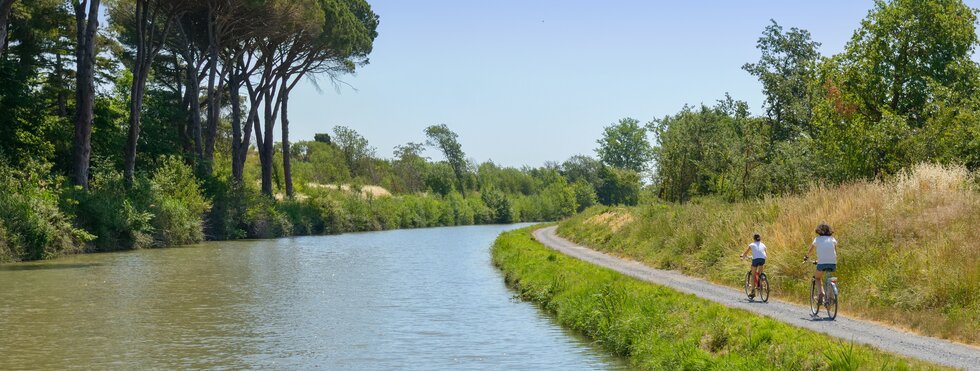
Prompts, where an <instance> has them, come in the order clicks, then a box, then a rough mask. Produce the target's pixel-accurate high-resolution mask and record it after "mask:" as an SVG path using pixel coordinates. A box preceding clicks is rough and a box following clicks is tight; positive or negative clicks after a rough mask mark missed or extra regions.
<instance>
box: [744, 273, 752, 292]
mask: <svg viewBox="0 0 980 371" xmlns="http://www.w3.org/2000/svg"><path fill="white" fill-rule="evenodd" d="M745 296H748V297H749V299H752V271H749V272H748V273H746V274H745Z"/></svg>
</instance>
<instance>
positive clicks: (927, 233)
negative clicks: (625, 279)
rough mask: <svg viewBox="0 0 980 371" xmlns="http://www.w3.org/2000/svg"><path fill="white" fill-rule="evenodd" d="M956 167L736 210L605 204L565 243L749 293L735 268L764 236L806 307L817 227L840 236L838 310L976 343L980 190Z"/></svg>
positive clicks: (924, 168) (784, 289)
mask: <svg viewBox="0 0 980 371" xmlns="http://www.w3.org/2000/svg"><path fill="white" fill-rule="evenodd" d="M970 178H971V174H970V173H969V172H967V171H966V170H965V169H962V168H957V167H942V166H935V165H920V166H918V167H916V168H915V169H913V170H912V171H909V172H907V173H905V174H902V175H900V176H898V177H895V178H893V179H890V180H887V181H873V182H859V183H853V184H847V185H842V186H838V187H814V188H813V189H812V190H810V191H808V192H806V193H803V194H800V195H795V196H785V197H774V198H766V199H761V200H755V201H746V202H740V203H734V204H733V203H727V202H722V201H717V200H711V199H701V200H697V201H696V202H692V203H688V204H683V205H677V204H654V205H642V206H637V207H628V208H627V207H597V208H592V209H589V210H587V211H585V212H584V213H582V214H580V215H577V216H575V217H572V218H570V219H568V220H566V221H564V222H562V223H561V224H560V226H559V234H561V235H563V236H565V237H567V238H569V239H571V240H574V241H577V242H579V243H583V244H586V245H589V246H591V247H593V248H597V249H599V250H603V251H607V252H611V253H614V254H616V255H620V256H624V257H627V258H630V259H634V260H638V261H641V262H644V263H646V264H648V265H650V266H653V267H656V268H663V269H673V270H678V271H681V272H683V273H685V274H690V275H694V276H700V277H704V278H707V279H709V280H711V281H714V282H716V283H721V284H725V285H728V286H732V287H740V286H741V285H742V279H743V278H742V277H744V276H745V271H746V270H748V263H747V262H745V261H740V260H739V259H737V257H738V255H739V254H741V253H742V251H744V250H745V247H746V246H747V245H748V243H749V242H751V236H752V233H753V232H759V233H761V234H762V237H763V242H765V243H766V245H767V247H768V255H769V259H768V260H767V263H766V272H767V274H768V275H769V279H770V284H771V287H772V289H773V291H772V296H773V297H775V298H778V299H780V300H786V301H791V302H797V303H801V304H803V303H804V301H805V300H806V297H807V294H806V292H807V290H809V287H808V285H809V277H810V275H811V272H812V270H813V267H812V266H811V265H806V264H802V263H801V260H802V258H803V255H804V254H805V253H806V249H807V248H808V247H809V244H810V242H811V241H812V240H813V237H814V232H813V230H814V228H815V227H816V225H817V224H818V223H820V222H827V223H829V224H830V225H831V226H832V227H833V228H834V230H835V234H834V235H835V237H836V238H837V239H838V240H839V241H840V245H839V246H838V270H837V273H836V275H837V276H838V277H840V285H841V290H842V291H841V292H842V294H841V297H842V302H841V311H842V313H844V314H846V315H851V316H857V317H863V318H866V319H871V320H876V321H881V322H884V323H887V324H891V325H894V326H897V327H902V328H905V329H909V330H912V331H915V332H919V333H922V334H925V335H929V336H935V337H941V338H946V339H951V340H956V341H961V342H965V343H969V344H974V345H976V344H978V343H980V254H978V253H977V252H978V251H980V250H978V249H977V245H976V244H977V241H980V227H978V226H980V192H977V191H976V189H971V188H975V183H974V182H973V181H972V180H971V179H970Z"/></svg>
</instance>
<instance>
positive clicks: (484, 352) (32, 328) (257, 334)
mask: <svg viewBox="0 0 980 371" xmlns="http://www.w3.org/2000/svg"><path fill="white" fill-rule="evenodd" d="M511 228H515V226H477V227H454V228H435V229H419V230H404V231H388V232H374V233H358V234H347V235H341V236H327V237H300V238H288V239H279V240H265V241H239V242H214V243H207V244H203V245H199V246H193V247H186V248H176V249H162V250H143V251H136V252H131V253H118V254H95V255H82V256H76V257H70V258H66V259H60V260H56V261H52V262H43V263H30V264H19V265H4V266H0V368H3V369H7V368H66V367H73V366H74V367H83V368H128V369H131V368H136V367H139V368H279V369H281V368H290V369H295V368H310V367H313V366H322V367H327V368H340V369H372V370H373V369H447V368H448V369H486V368H497V369H500V368H504V369H603V368H621V367H623V365H622V361H621V360H619V359H615V358H611V357H607V356H605V355H603V353H602V352H601V351H600V350H598V349H596V348H594V347H592V346H590V345H589V344H588V343H587V342H585V341H583V340H582V339H579V338H577V337H575V336H572V335H570V334H568V333H567V332H566V331H564V330H562V329H561V328H560V327H559V326H558V325H556V324H555V323H554V322H553V321H552V320H550V319H549V318H548V317H547V316H546V315H544V314H543V313H542V312H541V311H540V310H538V309H537V308H535V307H534V306H533V305H531V304H528V303H523V302H519V301H515V300H512V299H511V296H512V295H513V293H512V292H511V291H509V290H508V289H507V288H506V287H505V286H504V284H503V280H502V279H501V277H500V274H499V272H497V271H496V270H495V269H494V268H493V266H492V265H491V263H490V256H489V252H488V248H489V246H490V244H491V243H492V241H493V239H494V238H495V237H496V236H497V234H499V233H500V232H502V231H504V230H507V229H511Z"/></svg>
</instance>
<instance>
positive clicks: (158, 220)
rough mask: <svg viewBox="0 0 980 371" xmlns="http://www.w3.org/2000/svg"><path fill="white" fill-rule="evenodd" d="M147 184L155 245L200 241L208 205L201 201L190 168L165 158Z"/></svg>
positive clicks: (175, 160) (172, 158)
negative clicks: (148, 186)
mask: <svg viewBox="0 0 980 371" xmlns="http://www.w3.org/2000/svg"><path fill="white" fill-rule="evenodd" d="M149 185H150V194H151V196H150V199H151V202H152V204H151V205H150V208H149V212H150V213H152V214H153V219H152V220H151V225H152V226H153V229H154V231H155V234H154V240H155V241H156V242H155V244H156V245H157V246H171V245H183V244H190V243H196V242H201V241H203V240H204V220H203V218H204V215H205V213H206V212H207V211H208V210H209V209H210V208H211V202H210V201H209V200H207V199H206V198H204V195H203V194H202V191H201V186H200V183H199V182H198V180H197V178H196V177H194V172H193V170H192V169H191V167H190V166H188V165H187V164H185V163H184V162H183V161H182V160H181V159H179V158H177V157H167V158H165V159H163V165H162V166H160V167H159V168H158V169H157V170H156V171H155V172H154V173H153V176H152V177H151V178H150V181H149Z"/></svg>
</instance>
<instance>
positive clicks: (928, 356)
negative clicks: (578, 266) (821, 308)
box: [534, 227, 980, 370]
mask: <svg viewBox="0 0 980 371" xmlns="http://www.w3.org/2000/svg"><path fill="white" fill-rule="evenodd" d="M556 229H557V227H547V228H540V229H538V230H535V231H534V238H535V239H537V240H538V241H540V242H541V243H543V244H545V245H546V246H548V247H550V248H552V249H555V250H558V251H560V252H562V253H564V254H566V255H569V256H572V257H575V258H577V259H580V260H583V261H586V262H589V263H592V264H595V265H599V266H603V267H606V268H609V269H612V270H615V271H617V272H620V273H623V274H625V275H628V276H631V277H635V278H638V279H641V280H644V281H647V282H652V283H655V284H658V285H663V286H667V287H670V288H673V289H676V290H678V291H681V292H685V293H689V294H694V295H695V296H698V297H701V298H704V299H708V300H711V301H714V302H717V303H721V304H723V305H725V306H728V307H732V308H739V309H745V310H747V311H750V312H753V313H758V314H761V315H764V316H767V317H770V318H774V319H776V320H779V321H782V322H785V323H788V324H790V325H793V326H797V327H802V328H805V329H810V330H813V331H817V332H822V333H825V334H828V335H830V336H834V337H838V338H841V339H844V340H849V341H853V342H857V343H864V344H868V345H871V346H873V347H876V348H878V349H882V350H885V351H888V352H892V353H896V354H902V355H905V356H908V357H913V358H918V359H922V360H925V361H929V362H934V363H937V364H941V365H946V366H951V367H957V368H962V369H968V370H980V349H978V348H975V347H971V346H968V345H963V344H957V343H953V342H950V341H946V340H942V339H936V338H930V337H926V336H921V335H915V334H911V333H907V332H903V331H900V330H896V329H893V328H890V327H886V326H882V325H879V324H875V323H871V322H866V321H860V320H856V319H849V318H846V317H844V316H843V314H841V315H838V316H837V320H835V321H831V320H828V319H825V318H811V317H810V309H809V308H808V307H804V306H800V305H796V304H790V303H786V302H783V301H779V300H776V299H775V298H770V299H769V302H768V303H761V302H750V301H748V298H746V297H745V293H744V292H741V291H739V290H736V289H733V288H730V287H725V286H721V285H717V284H714V283H710V282H707V281H705V280H702V279H699V278H694V277H690V276H686V275H683V274H680V273H677V272H674V271H665V270H660V269H653V268H650V267H648V266H646V265H643V264H640V263H637V262H633V261H628V260H625V259H622V258H618V257H615V256H611V255H607V254H604V253H601V252H598V251H595V250H592V249H589V248H587V247H583V246H580V245H577V244H575V243H574V242H571V241H568V240H566V239H564V238H561V237H559V236H558V235H557V234H556V233H555V231H556ZM821 316H823V312H821Z"/></svg>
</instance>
